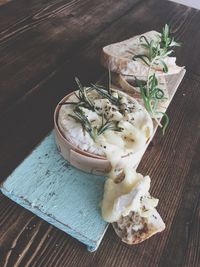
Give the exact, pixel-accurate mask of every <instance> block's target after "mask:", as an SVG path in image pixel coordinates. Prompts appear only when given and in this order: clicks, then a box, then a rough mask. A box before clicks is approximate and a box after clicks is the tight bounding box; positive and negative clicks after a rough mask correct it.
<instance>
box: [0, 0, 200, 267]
mask: <svg viewBox="0 0 200 267" xmlns="http://www.w3.org/2000/svg"><path fill="white" fill-rule="evenodd" d="M2 3H3V1H1V4H2ZM165 23H170V24H171V25H172V30H173V33H174V35H175V36H176V37H177V38H178V39H179V40H180V41H181V42H182V43H183V45H182V47H181V48H180V49H179V50H177V58H178V64H179V65H185V66H186V69H187V73H186V76H185V78H184V80H183V82H182V84H181V86H180V87H179V89H178V92H177V93H176V95H175V97H174V99H173V101H172V103H171V105H170V108H169V110H168V115H169V116H170V118H171V119H170V126H169V128H168V130H167V132H166V134H165V136H164V138H162V135H161V133H160V132H157V134H156V136H155V138H154V140H153V144H152V145H151V146H150V147H149V148H148V151H147V152H146V154H145V156H144V158H143V160H142V162H141V164H140V167H139V170H140V171H142V173H144V174H145V173H149V174H150V175H151V177H152V187H151V188H152V193H153V195H154V196H155V197H158V198H160V204H159V208H158V209H159V212H160V213H161V214H162V216H163V218H164V220H165V222H166V225H167V228H166V230H165V231H164V232H163V233H161V234H160V235H157V236H155V237H153V238H151V239H150V240H148V241H146V242H144V243H142V244H140V245H137V246H134V247H129V246H128V245H125V244H123V243H122V242H120V240H119V239H118V238H117V236H116V235H115V234H114V232H113V230H112V227H109V229H108V231H107V233H106V235H105V237H104V239H103V241H102V243H101V245H100V247H99V249H98V251H97V252H95V253H89V252H87V250H86V248H85V246H83V245H82V244H81V243H79V242H78V241H76V240H74V239H73V238H71V237H70V236H68V235H67V234H65V233H63V232H62V231H60V230H58V229H56V228H54V227H53V226H51V225H49V224H48V223H46V222H44V221H43V220H41V219H39V218H38V217H36V216H34V215H33V214H31V213H30V212H28V211H26V210H25V209H23V208H21V207H20V206H18V205H17V204H15V203H14V202H12V201H10V200H9V199H7V198H6V197H4V196H3V195H2V194H0V266H1V267H3V266H11V267H12V266H36V267H39V266H42V267H44V266H48V267H50V266H53V267H56V266H58V267H61V266H70V267H71V266H91V267H93V266H95V267H96V266H108V267H112V266H117V267H118V266H123V267H125V266H137V267H147V266H148V267H150V266H152V267H155V266H161V267H164V266H166V267H169V266H170V267H172V266H188V267H192V266H195V267H198V266H200V224H199V220H200V189H199V188H200V156H199V154H200V48H199V47H200V30H199V25H200V11H198V10H195V9H192V8H188V7H185V6H181V5H179V4H174V3H172V2H168V1H160V0H149V1H139V0H138V1H137V0H123V1H116V0H107V1H97V0H85V1H80V0H71V1H69V0H65V1H63V0H49V1H46V0H40V1H38V0H29V1H25V0H13V1H5V4H4V5H1V7H0V124H1V130H0V165H1V175H0V177H1V178H0V179H1V181H3V180H4V179H5V178H6V176H7V175H8V174H9V173H10V172H11V171H12V170H13V169H14V168H15V167H16V166H17V165H18V164H19V163H20V162H21V161H22V160H23V159H24V158H25V157H26V156H27V155H28V154H29V153H30V151H31V150H32V149H33V148H34V147H35V145H36V144H37V143H38V142H39V141H40V140H42V139H43V137H44V136H45V135H46V134H47V133H48V132H49V131H50V130H51V129H52V127H53V120H52V118H53V116H52V115H53V111H54V108H55V105H56V103H57V102H58V100H59V99H61V97H63V96H64V95H65V94H67V93H68V92H69V91H71V90H72V89H73V88H74V82H73V78H74V76H75V75H76V76H78V77H80V79H81V80H82V81H83V82H89V81H95V80H96V79H98V78H99V77H100V76H101V74H102V72H103V68H102V67H101V66H100V62H99V55H100V52H101V48H102V47H103V46H104V45H106V44H110V43H112V42H116V41H120V40H123V39H126V38H128V37H130V36H133V35H135V34H138V33H142V32H145V31H148V30H150V29H155V30H160V29H161V28H162V26H163V25H164V24H165Z"/></svg>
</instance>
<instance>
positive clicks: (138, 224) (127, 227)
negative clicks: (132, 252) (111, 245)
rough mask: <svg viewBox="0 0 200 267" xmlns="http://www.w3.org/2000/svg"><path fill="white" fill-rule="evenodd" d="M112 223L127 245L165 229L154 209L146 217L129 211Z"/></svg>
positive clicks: (136, 242)
mask: <svg viewBox="0 0 200 267" xmlns="http://www.w3.org/2000/svg"><path fill="white" fill-rule="evenodd" d="M112 225H113V228H114V230H115V232H116V234H117V235H118V236H119V237H120V238H121V240H122V241H123V242H125V243H127V244H129V245H134V244H138V243H141V242H143V241H144V240H146V239H148V238H149V237H151V236H153V235H155V234H156V233H159V232H161V231H163V230H164V229H165V223H164V222H163V220H162V218H161V217H160V215H159V213H158V212H157V210H156V209H154V210H153V211H152V213H151V215H150V216H148V217H142V216H140V215H139V213H137V212H133V211H131V212H130V213H129V215H127V216H125V217H121V218H120V219H119V220H118V221H117V222H115V223H113V224H112Z"/></svg>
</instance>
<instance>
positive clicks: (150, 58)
mask: <svg viewBox="0 0 200 267" xmlns="http://www.w3.org/2000/svg"><path fill="white" fill-rule="evenodd" d="M140 42H141V46H142V47H144V48H146V49H147V54H140V55H135V56H134V57H133V60H136V59H137V58H139V59H141V60H142V61H143V62H144V63H145V64H146V65H147V66H149V71H148V75H147V82H146V84H145V85H144V84H143V82H142V81H140V80H138V79H137V77H136V84H137V85H138V86H139V88H140V93H141V97H142V99H143V101H144V104H145V107H146V109H147V111H148V112H149V113H150V114H151V116H152V117H153V118H154V119H155V120H156V122H157V123H158V125H159V126H160V127H162V130H163V134H164V133H165V130H166V127H167V125H168V123H169V117H168V116H167V114H166V113H164V112H160V111H158V110H157V107H158V103H159V102H161V101H163V100H164V99H166V97H165V93H164V91H163V90H162V89H160V88H159V87H158V80H157V78H156V75H155V71H154V70H153V69H154V67H155V65H156V66H158V65H159V64H160V65H162V68H163V72H165V73H167V72H168V67H167V65H166V63H165V61H164V60H165V58H166V57H167V56H169V55H171V54H172V53H173V52H174V50H173V47H175V46H180V45H181V44H180V43H178V42H176V41H175V40H174V37H170V28H169V26H168V25H167V24H165V26H164V27H163V30H162V34H161V36H159V35H158V38H157V39H156V40H148V39H147V37H146V36H144V35H142V36H141V37H140ZM158 114H162V115H163V117H164V118H165V123H164V125H163V126H162V125H161V123H160V122H159V121H158V119H157V115H158Z"/></svg>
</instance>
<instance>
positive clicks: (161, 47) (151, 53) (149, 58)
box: [133, 24, 181, 73]
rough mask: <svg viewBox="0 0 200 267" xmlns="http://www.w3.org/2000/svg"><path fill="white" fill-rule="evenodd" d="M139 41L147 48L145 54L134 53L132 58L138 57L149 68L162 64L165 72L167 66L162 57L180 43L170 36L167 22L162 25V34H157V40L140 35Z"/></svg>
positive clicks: (169, 53) (171, 51)
mask: <svg viewBox="0 0 200 267" xmlns="http://www.w3.org/2000/svg"><path fill="white" fill-rule="evenodd" d="M140 42H141V46H143V47H144V48H146V49H147V54H140V55H135V56H134V57H133V60H137V59H138V58H139V59H140V60H142V61H143V62H144V63H145V64H146V65H148V66H149V67H150V68H152V67H153V66H155V65H162V68H163V72H165V73H166V72H168V67H167V64H166V63H165V61H164V59H165V58H166V57H167V56H169V55H171V54H172V53H173V52H174V50H173V49H172V48H173V47H175V46H180V45H181V44H180V43H178V42H176V41H175V40H174V37H170V28H169V26H168V25H167V24H166V25H165V26H164V27H163V30H162V34H161V36H158V39H157V40H148V39H147V37H146V36H144V35H142V36H141V37H140Z"/></svg>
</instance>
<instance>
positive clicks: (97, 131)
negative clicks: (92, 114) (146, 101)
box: [60, 74, 123, 141]
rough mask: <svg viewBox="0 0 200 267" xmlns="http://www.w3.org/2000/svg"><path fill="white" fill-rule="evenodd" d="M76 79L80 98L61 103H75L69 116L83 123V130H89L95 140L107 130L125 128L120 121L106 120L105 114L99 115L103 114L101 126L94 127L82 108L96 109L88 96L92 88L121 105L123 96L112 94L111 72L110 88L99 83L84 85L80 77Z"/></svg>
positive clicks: (110, 100) (113, 102)
mask: <svg viewBox="0 0 200 267" xmlns="http://www.w3.org/2000/svg"><path fill="white" fill-rule="evenodd" d="M75 81H76V83H77V85H78V87H79V91H78V94H75V95H76V97H77V99H78V102H63V103H60V105H68V104H71V105H74V109H73V114H68V116H69V117H71V118H73V119H74V120H75V121H77V122H79V123H80V124H81V125H82V128H83V130H84V131H86V132H88V134H89V135H90V137H91V138H92V139H93V140H94V141H95V139H96V138H97V137H98V136H99V135H101V134H103V133H104V132H105V131H107V130H112V131H117V132H121V131H122V130H123V129H122V128H121V127H119V126H118V124H119V122H118V121H113V120H109V119H108V120H106V121H105V122H104V115H105V114H98V115H99V116H102V124H101V126H100V127H99V128H97V126H95V127H93V126H92V124H91V122H90V121H89V120H88V118H87V116H86V115H85V112H84V111H83V110H82V107H83V108H87V109H89V110H92V111H96V107H95V105H94V103H93V101H92V100H91V99H90V97H89V96H88V92H90V91H92V90H94V91H96V92H97V93H98V94H99V95H100V96H102V97H103V98H106V99H108V100H109V102H110V103H111V104H114V105H116V106H118V107H119V106H120V105H121V104H120V99H121V97H120V96H119V94H118V93H117V97H115V96H113V94H112V92H113V91H112V90H111V86H110V74H109V84H108V88H106V87H104V86H102V85H97V84H91V87H84V86H82V84H81V82H80V80H79V79H78V78H75Z"/></svg>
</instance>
